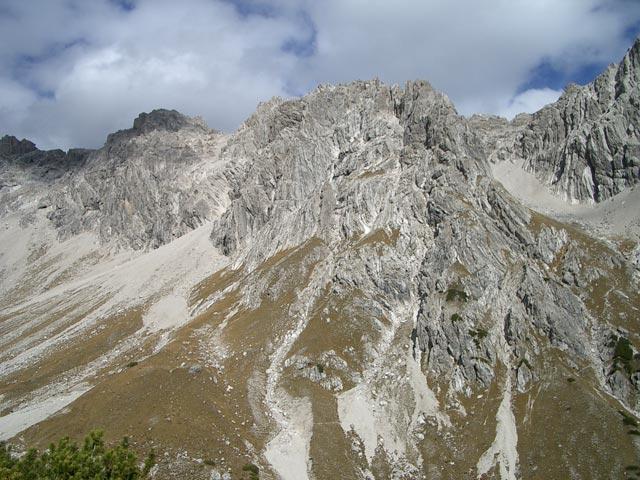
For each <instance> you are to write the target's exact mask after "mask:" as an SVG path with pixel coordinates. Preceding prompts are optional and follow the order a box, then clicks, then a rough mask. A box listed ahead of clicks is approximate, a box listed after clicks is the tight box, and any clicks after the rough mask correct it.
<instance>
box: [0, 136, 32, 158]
mask: <svg viewBox="0 0 640 480" xmlns="http://www.w3.org/2000/svg"><path fill="white" fill-rule="evenodd" d="M35 150H37V148H36V144H35V143H33V142H31V141H29V140H27V139H25V138H23V139H22V140H18V139H17V138H16V137H14V136H11V135H5V136H4V137H2V138H0V156H3V157H8V156H12V155H24V154H25V153H30V152H33V151H35Z"/></svg>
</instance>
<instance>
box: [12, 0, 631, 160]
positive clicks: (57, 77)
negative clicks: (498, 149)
mask: <svg viewBox="0 0 640 480" xmlns="http://www.w3.org/2000/svg"><path fill="white" fill-rule="evenodd" d="M638 35H640V1H638V0H393V1H391V0H270V1H268V0H182V1H176V0H0V135H4V134H11V135H15V136H17V137H18V138H28V139H30V140H32V141H34V142H35V143H36V144H37V145H38V147H39V148H43V149H51V148H62V149H65V150H66V149H68V148H70V147H85V148H97V147H100V146H101V145H102V144H103V143H104V141H105V139H106V136H107V135H108V134H109V133H111V132H114V131H116V130H119V129H124V128H129V127H130V126H131V125H132V123H133V119H134V118H135V117H136V116H137V115H138V114H139V113H140V112H143V111H145V112H148V111H150V110H153V109H155V108H169V109H176V110H178V111H180V112H182V113H185V114H187V115H192V116H195V115H200V116H203V117H204V118H205V120H206V122H207V124H208V125H209V127H211V128H215V129H218V130H222V131H227V132H231V131H234V130H235V129H236V128H237V127H238V126H239V125H240V123H241V122H242V121H243V120H245V119H246V118H247V117H248V116H249V115H250V114H251V113H252V112H253V111H254V110H255V108H256V106H257V105H258V103H259V102H261V101H267V100H269V99H270V98H271V97H273V96H281V97H287V98H289V97H297V96H301V95H304V94H305V93H308V92H310V91H312V90H314V89H315V88H316V87H317V86H318V85H319V84H324V83H332V84H336V83H346V82H351V81H354V80H367V79H372V78H379V79H381V80H382V81H384V82H386V83H389V84H394V83H397V84H399V85H404V84H405V82H407V81H408V80H415V79H426V80H428V81H429V82H431V84H432V85H433V86H434V87H435V88H437V89H438V90H440V91H443V92H444V93H446V94H447V95H448V96H449V98H451V100H452V101H453V102H454V104H455V106H456V108H457V110H458V112H460V113H461V114H464V115H470V114H473V113H492V114H498V115H502V116H506V117H508V118H511V117H513V116H514V115H515V114H517V113H519V112H523V111H526V112H533V111H536V110H538V109H539V108H541V107H542V106H544V105H545V104H547V103H550V102H553V101H555V100H556V99H557V98H558V96H559V95H560V93H561V91H562V89H563V88H564V87H565V86H566V84H567V83H568V82H576V83H580V84H584V83H588V82H590V81H591V80H593V78H594V77H595V76H596V75H597V74H599V73H601V72H602V71H603V70H604V69H605V68H606V66H607V65H609V64H610V63H612V62H616V63H617V62H619V61H620V59H621V58H622V57H623V56H624V54H625V52H626V50H627V48H629V47H630V46H631V45H632V44H633V42H634V41H635V39H636V38H637V37H638Z"/></svg>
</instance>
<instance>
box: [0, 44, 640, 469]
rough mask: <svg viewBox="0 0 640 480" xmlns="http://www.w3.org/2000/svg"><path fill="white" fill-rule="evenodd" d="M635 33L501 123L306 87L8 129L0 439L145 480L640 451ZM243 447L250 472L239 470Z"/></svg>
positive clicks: (1, 144) (419, 91)
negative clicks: (33, 132) (220, 126)
mask: <svg viewBox="0 0 640 480" xmlns="http://www.w3.org/2000/svg"><path fill="white" fill-rule="evenodd" d="M638 52H640V41H638V42H636V44H635V45H634V46H633V47H632V48H631V49H630V50H629V52H628V53H627V55H626V56H625V58H624V59H623V60H622V62H621V64H620V66H611V67H609V68H608V69H607V71H606V72H604V73H603V74H602V75H601V76H600V77H598V78H597V79H596V80H595V81H594V82H593V83H592V84H589V85H586V86H576V85H570V86H569V87H568V88H567V90H566V91H565V93H564V94H563V96H562V97H561V98H560V99H559V100H558V101H557V102H556V103H555V104H552V105H549V106H547V107H545V108H543V109H542V110H541V111H539V112H537V113H535V114H533V115H526V114H523V115H520V116H518V117H516V118H515V119H514V120H513V121H511V122H509V121H507V120H505V119H500V118H498V117H491V116H474V117H471V118H465V117H463V116H460V115H459V114H458V113H457V112H456V110H455V107H454V106H453V104H452V103H451V102H450V101H449V99H448V98H447V97H446V96H445V95H443V94H441V93H439V92H437V91H435V90H434V89H433V88H432V87H431V86H430V85H429V84H428V83H427V82H424V81H415V82H409V83H408V84H407V85H406V86H405V87H404V88H401V87H398V86H388V85H385V84H383V83H382V82H380V81H368V82H355V83H352V84H348V85H339V86H330V85H323V86H320V87H318V89H317V90H316V91H314V92H312V93H310V94H308V95H306V96H305V97H303V98H300V99H294V100H285V99H280V98H274V99H272V100H271V101H269V102H267V103H263V104H261V105H259V106H258V108H257V110H256V112H255V113H254V114H253V115H252V116H251V117H249V118H248V119H247V120H246V121H245V122H244V123H243V124H242V126H241V127H240V128H239V129H238V131H237V132H235V133H233V134H225V133H221V132H217V131H215V130H211V129H209V128H208V127H207V126H206V125H205V124H204V122H203V121H202V120H200V119H193V118H189V117H186V116H184V115H181V114H180V113H178V112H175V111H168V110H156V111H153V112H151V113H149V114H141V115H140V116H139V117H138V118H137V119H136V120H135V121H134V124H133V128H131V129H129V130H124V131H120V132H117V133H115V134H112V135H110V136H109V137H108V139H107V142H106V143H105V145H104V147H102V148H101V149H98V150H96V151H86V150H71V151H69V152H67V153H64V152H61V151H50V152H42V151H39V150H37V149H36V147H35V145H33V144H32V143H31V142H29V141H27V140H22V141H19V140H17V139H15V138H13V137H4V138H3V139H2V140H1V141H0V156H1V159H0V185H1V187H2V188H1V189H0V215H1V216H0V227H1V230H0V245H2V249H1V250H0V255H1V256H0V269H1V270H0V272H1V273H0V291H1V292H2V293H3V295H2V297H1V299H0V345H1V346H2V348H1V349H0V378H2V382H0V432H1V433H0V439H12V441H13V442H18V443H22V444H38V445H46V444H47V442H48V441H50V440H53V439H57V438H58V437H60V436H61V435H71V436H72V437H81V436H82V435H84V434H85V433H86V432H87V431H89V430H91V429H93V428H96V427H103V428H105V429H106V430H107V438H111V439H116V438H118V437H121V436H123V435H129V436H130V437H131V439H132V445H133V446H134V447H136V448H139V449H140V450H145V449H148V448H150V447H153V448H155V450H156V453H157V454H158V457H159V459H160V461H159V465H158V468H157V471H156V474H155V478H202V479H222V478H230V477H229V475H231V476H232V478H243V475H244V476H248V475H249V473H248V471H249V470H243V467H247V466H249V465H255V466H257V467H259V469H260V473H259V475H260V478H282V479H285V480H289V479H295V480H299V479H329V478H354V479H357V478H363V479H364V478H376V479H383V478H394V479H415V478H428V479H460V478H503V479H515V478H525V479H526V478H624V476H625V475H626V476H628V477H633V476H634V475H636V473H637V472H640V466H639V465H638V460H637V459H638V454H639V453H640V450H639V449H640V444H639V443H638V442H639V440H638V435H640V430H638V429H637V427H638V423H637V422H638V416H639V415H640V383H639V382H640V354H639V353H638V350H639V348H640V337H639V336H638V335H639V334H640V325H639V324H638V311H640V299H639V298H638V295H637V292H638V289H639V286H640V245H639V241H640V213H639V212H640V209H638V205H639V204H640V203H639V202H640V199H639V192H640V190H638V189H637V187H636V183H637V182H638V180H639V178H640V175H639V164H640V163H639V160H638V159H639V149H638V148H639V147H638V126H639V123H638V119H639V110H638V105H637V101H638V100H637V99H638V98H639V95H638V94H639V92H638V78H639V75H640V73H639V65H638V58H639V57H638V55H639V53H638ZM249 468H250V467H249Z"/></svg>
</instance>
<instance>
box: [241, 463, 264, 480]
mask: <svg viewBox="0 0 640 480" xmlns="http://www.w3.org/2000/svg"><path fill="white" fill-rule="evenodd" d="M242 471H244V472H249V474H250V477H249V478H250V479H251V480H258V475H259V474H260V469H259V468H258V466H257V465H254V464H253V463H247V464H246V465H245V466H244V467H242Z"/></svg>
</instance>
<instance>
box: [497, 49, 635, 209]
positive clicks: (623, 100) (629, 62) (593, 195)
mask: <svg viewBox="0 0 640 480" xmlns="http://www.w3.org/2000/svg"><path fill="white" fill-rule="evenodd" d="M638 98H640V39H638V40H637V41H636V43H635V44H634V45H633V47H632V48H631V49H630V50H629V51H628V52H627V54H626V55H625V57H624V58H623V60H622V62H621V63H620V65H619V66H618V65H611V66H610V67H609V68H608V69H607V70H606V71H605V72H604V73H603V74H602V75H600V76H599V77H598V78H596V79H595V81H594V82H592V83H590V84H588V85H585V86H579V85H575V84H572V85H569V86H568V87H567V89H566V90H565V92H564V93H563V94H562V96H561V97H560V99H559V100H558V101H557V102H556V103H554V104H551V105H548V106H546V107H545V108H543V109H542V110H540V111H539V112H537V113H535V114H533V115H532V116H530V117H528V119H527V120H525V119H523V118H521V119H516V120H515V121H514V122H513V126H512V128H511V131H512V135H514V139H513V142H507V143H511V145H510V149H511V150H512V151H513V152H514V153H516V154H517V155H518V156H520V157H521V158H523V159H524V160H525V168H526V169H527V170H528V171H530V172H532V173H535V174H536V175H537V176H538V177H539V178H540V179H541V180H542V181H543V183H545V184H546V185H549V186H551V188H552V189H553V191H554V192H555V193H557V194H558V195H560V196H562V197H563V198H565V199H566V200H569V201H575V202H601V201H603V200H606V199H608V198H610V197H612V196H613V195H616V194H618V193H620V192H621V191H623V190H624V189H625V188H627V187H630V186H632V185H634V184H635V183H637V182H638V179H639V178H640V113H639V112H640V110H639V108H638V107H639V105H638ZM525 122H526V123H525ZM523 123H524V125H523ZM523 127H524V128H523Z"/></svg>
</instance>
